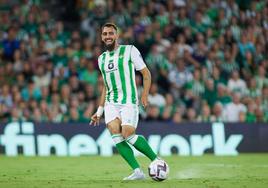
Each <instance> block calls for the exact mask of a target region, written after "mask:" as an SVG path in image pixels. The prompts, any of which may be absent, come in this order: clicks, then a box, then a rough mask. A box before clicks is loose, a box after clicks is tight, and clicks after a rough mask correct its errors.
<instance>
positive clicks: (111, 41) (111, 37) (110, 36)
mask: <svg viewBox="0 0 268 188" xmlns="http://www.w3.org/2000/svg"><path fill="white" fill-rule="evenodd" d="M101 39H102V41H103V42H104V44H105V47H106V48H107V49H108V50H110V51H111V50H114V48H115V44H116V41H117V39H118V34H117V32H116V30H115V29H114V28H113V27H104V28H103V30H102V33H101Z"/></svg>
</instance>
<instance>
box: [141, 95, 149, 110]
mask: <svg viewBox="0 0 268 188" xmlns="http://www.w3.org/2000/svg"><path fill="white" fill-rule="evenodd" d="M141 104H142V106H143V107H144V108H146V107H147V106H148V94H147V93H142V95H141Z"/></svg>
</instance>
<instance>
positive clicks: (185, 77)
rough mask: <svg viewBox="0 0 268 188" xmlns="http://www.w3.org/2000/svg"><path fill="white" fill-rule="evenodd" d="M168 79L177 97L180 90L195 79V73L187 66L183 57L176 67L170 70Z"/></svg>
mask: <svg viewBox="0 0 268 188" xmlns="http://www.w3.org/2000/svg"><path fill="white" fill-rule="evenodd" d="M168 79H169V81H170V83H171V92H172V94H173V95H174V96H175V97H176V98H177V97H178V96H179V92H180V91H179V90H180V89H181V88H182V87H184V85H185V84H186V83H187V82H189V81H191V80H192V79H193V75H192V73H191V72H190V71H188V70H187V68H186V67H185V65H184V62H183V59H178V60H177V62H176V67H175V68H174V69H172V70H171V71H170V72H169V75H168Z"/></svg>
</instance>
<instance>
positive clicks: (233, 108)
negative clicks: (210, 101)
mask: <svg viewBox="0 0 268 188" xmlns="http://www.w3.org/2000/svg"><path fill="white" fill-rule="evenodd" d="M232 100H233V101H232V102H231V103H229V104H227V105H226V107H225V108H224V119H225V120H226V121H227V122H237V121H239V113H240V112H241V111H242V112H244V113H246V111H247V108H246V106H245V105H244V104H242V103H241V95H240V94H239V93H233V97H232Z"/></svg>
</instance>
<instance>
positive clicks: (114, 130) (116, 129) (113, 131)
mask: <svg viewBox="0 0 268 188" xmlns="http://www.w3.org/2000/svg"><path fill="white" fill-rule="evenodd" d="M108 129H109V131H110V133H111V134H120V126H117V125H115V124H108Z"/></svg>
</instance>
